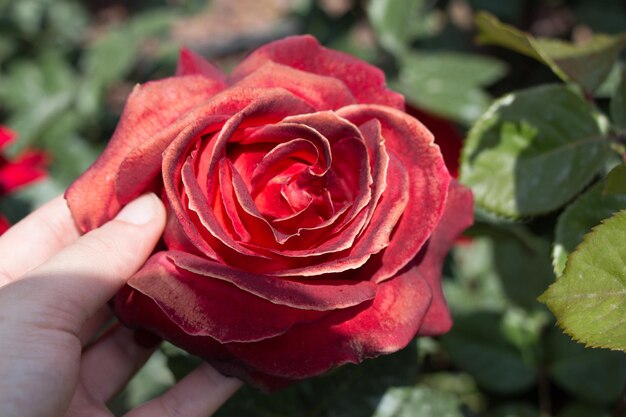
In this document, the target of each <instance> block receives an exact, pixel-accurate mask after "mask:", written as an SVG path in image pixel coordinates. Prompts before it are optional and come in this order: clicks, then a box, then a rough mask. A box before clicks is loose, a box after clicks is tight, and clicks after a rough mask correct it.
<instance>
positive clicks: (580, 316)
mask: <svg viewBox="0 0 626 417" xmlns="http://www.w3.org/2000/svg"><path fill="white" fill-rule="evenodd" d="M624 242H626V211H620V212H619V213H617V214H615V215H613V216H612V217H611V218H609V219H607V220H605V221H604V222H603V223H602V224H601V225H599V226H597V227H595V228H594V229H593V231H592V232H591V233H589V234H588V235H586V236H585V237H584V239H583V241H582V243H581V244H580V245H579V246H578V247H577V248H576V250H575V251H574V252H572V254H571V255H570V256H569V259H568V261H567V264H566V266H565V271H564V272H563V275H562V276H561V278H560V279H559V280H558V281H556V282H555V283H554V284H552V285H551V286H550V288H549V289H548V290H547V291H546V292H545V293H544V294H543V295H542V296H541V301H542V302H543V303H545V304H546V305H547V306H548V307H549V308H550V310H552V312H553V313H554V315H555V316H556V318H557V321H558V323H559V325H560V326H561V327H562V328H563V329H564V330H565V332H566V333H568V334H569V335H571V336H572V337H573V338H574V339H576V340H577V341H579V342H581V343H584V344H586V345H587V346H592V347H606V348H610V349H619V350H623V349H626V327H625V326H624V323H626V268H625V267H624V259H626V245H625V244H624Z"/></svg>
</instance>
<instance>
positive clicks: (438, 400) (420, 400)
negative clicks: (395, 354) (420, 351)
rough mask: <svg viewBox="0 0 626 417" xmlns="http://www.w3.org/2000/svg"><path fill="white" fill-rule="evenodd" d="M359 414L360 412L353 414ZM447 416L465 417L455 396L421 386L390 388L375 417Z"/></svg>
mask: <svg viewBox="0 0 626 417" xmlns="http://www.w3.org/2000/svg"><path fill="white" fill-rule="evenodd" d="M352 415H358V414H352ZM415 416H442V417H443V416H445V417H463V416H464V413H463V412H462V411H461V404H460V402H459V400H458V398H456V397H455V396H453V395H451V394H448V393H445V392H441V391H436V390H433V389H429V388H421V387H404V388H390V389H389V390H387V392H386V393H385V396H384V397H383V398H382V399H381V401H380V403H379V404H378V407H377V409H376V412H375V413H374V415H373V417H415Z"/></svg>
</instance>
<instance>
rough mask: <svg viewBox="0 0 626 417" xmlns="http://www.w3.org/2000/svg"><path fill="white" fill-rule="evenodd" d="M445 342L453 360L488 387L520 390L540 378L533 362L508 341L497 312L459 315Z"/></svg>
mask: <svg viewBox="0 0 626 417" xmlns="http://www.w3.org/2000/svg"><path fill="white" fill-rule="evenodd" d="M441 343H442V345H443V347H444V348H445V350H446V351H447V352H448V354H449V355H450V357H451V358H452V361H453V362H454V363H455V364H457V365H458V366H459V367H461V368H462V369H464V370H466V371H467V372H469V373H470V374H471V375H472V376H473V377H474V378H475V379H476V382H477V383H478V384H479V385H480V386H482V387H483V388H485V389H486V390H489V391H492V392H496V393H502V394H505V393H516V392H521V391H524V390H526V389H528V388H529V387H530V386H532V385H533V383H534V382H535V379H536V376H537V375H536V371H535V366H534V364H533V363H530V362H528V361H527V359H525V358H524V357H523V356H522V353H521V352H520V351H519V350H518V349H517V348H516V347H515V346H514V345H512V344H511V343H510V342H508V341H507V339H506V337H505V335H504V334H503V333H502V329H501V318H500V316H499V315H498V314H493V313H473V314H468V315H464V316H459V317H455V325H454V327H453V328H452V330H451V331H450V333H448V334H447V335H445V336H443V337H442V338H441Z"/></svg>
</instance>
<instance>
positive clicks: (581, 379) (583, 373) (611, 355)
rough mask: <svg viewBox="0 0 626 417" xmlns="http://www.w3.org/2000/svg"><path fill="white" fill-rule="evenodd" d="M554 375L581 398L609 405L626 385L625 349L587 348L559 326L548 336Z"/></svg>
mask: <svg viewBox="0 0 626 417" xmlns="http://www.w3.org/2000/svg"><path fill="white" fill-rule="evenodd" d="M546 343H547V355H548V362H549V372H550V376H551V377H552V379H553V380H554V382H556V384H557V385H559V386H560V387H561V388H562V389H564V390H566V391H567V392H569V393H570V394H572V395H573V396H575V397H576V398H578V399H582V400H585V401H589V402H592V403H595V404H606V405H609V404H611V403H613V402H615V401H617V400H618V399H619V398H620V397H621V395H622V392H623V390H624V387H625V386H626V356H624V354H623V353H622V352H611V351H609V350H603V349H586V348H585V347H584V346H582V345H581V344H578V343H575V342H573V341H572V340H571V339H570V338H569V337H567V336H565V335H564V334H563V333H561V331H560V330H559V329H556V328H552V329H551V331H550V332H549V333H548V336H547V338H546Z"/></svg>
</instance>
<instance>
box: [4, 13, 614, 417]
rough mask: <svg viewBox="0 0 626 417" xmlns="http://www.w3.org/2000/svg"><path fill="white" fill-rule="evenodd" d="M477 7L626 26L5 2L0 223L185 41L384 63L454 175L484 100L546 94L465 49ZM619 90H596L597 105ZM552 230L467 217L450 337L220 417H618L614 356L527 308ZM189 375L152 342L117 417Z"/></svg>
mask: <svg viewBox="0 0 626 417" xmlns="http://www.w3.org/2000/svg"><path fill="white" fill-rule="evenodd" d="M479 11H488V12H489V13H491V14H493V15H494V16H496V17H497V18H499V19H500V20H501V21H503V22H506V23H509V24H511V25H513V26H515V27H517V28H519V29H522V30H524V31H527V32H530V33H532V34H533V35H535V36H539V37H549V38H559V39H565V40H569V41H572V42H574V43H581V42H582V43H584V42H585V41H586V40H588V39H590V38H591V37H592V36H593V35H594V34H595V33H607V34H616V33H619V32H621V31H625V30H626V1H620V0H568V1H566V0H507V1H498V0H447V1H444V0H440V1H437V0H371V1H357V0H318V1H313V0H240V1H231V0H212V1H206V0H190V1H184V0H170V1H157V0H153V1H121V0H120V1H109V0H92V1H78V0H0V125H4V126H6V127H8V128H9V129H10V130H6V129H0V147H1V148H0V154H1V155H2V156H0V166H1V165H2V164H4V166H5V168H4V171H3V168H1V167H0V213H2V215H3V216H4V218H5V219H6V221H8V222H9V223H14V222H15V221H17V220H19V219H20V218H21V217H23V216H24V215H25V214H26V213H28V212H29V211H30V210H32V208H33V207H36V206H38V205H40V204H41V203H43V202H45V201H47V200H49V199H50V198H52V197H53V196H55V195H57V194H60V193H62V192H63V190H64V189H65V188H66V187H67V186H68V185H69V184H70V183H71V182H72V181H73V180H74V179H75V178H76V177H77V176H78V175H79V174H80V173H81V172H82V171H84V170H85V169H86V168H87V167H88V166H89V165H90V164H91V163H92V162H93V160H94V159H95V158H96V156H97V155H98V154H99V153H100V152H101V151H102V149H103V148H104V146H105V145H106V143H107V140H108V139H109V138H110V136H111V134H112V132H113V130H114V128H115V126H116V123H117V120H118V117H119V115H120V113H121V110H122V108H123V105H124V101H125V99H126V97H127V95H128V93H129V92H130V91H131V89H132V88H133V86H134V85H135V84H136V83H141V82H145V81H147V80H151V79H158V78H163V77H167V76H169V75H171V74H173V73H174V70H175V65H176V60H177V56H178V50H179V48H180V47H181V46H186V47H188V48H190V49H192V50H194V51H196V52H197V53H199V54H201V55H203V56H205V57H207V58H209V59H210V60H212V61H213V62H214V63H216V64H217V65H218V66H220V67H221V68H223V69H224V70H225V71H229V69H230V68H232V67H233V66H234V65H236V63H237V62H239V61H240V60H241V58H242V57H243V56H245V54H247V53H248V52H249V51H250V50H251V49H253V48H255V47H257V46H259V45H261V44H263V43H266V42H268V41H270V40H273V39H278V38H281V37H284V36H287V35H291V34H300V33H310V34H313V35H314V36H316V37H317V38H318V39H319V40H320V42H321V43H323V44H325V45H327V46H329V47H332V48H335V49H340V50H343V51H346V52H348V53H351V54H354V55H356V56H358V57H360V58H362V59H364V60H367V61H369V62H371V63H373V64H374V65H377V66H378V67H380V68H382V69H383V70H384V71H385V72H386V73H387V77H388V84H389V85H390V87H391V88H393V89H395V90H397V91H399V92H401V93H403V94H404V95H405V96H406V98H407V103H408V104H409V112H410V113H412V114H414V115H416V116H417V117H418V118H419V119H420V120H422V121H423V122H424V123H425V124H426V125H427V126H428V127H430V128H431V130H433V131H434V133H435V135H436V137H437V141H438V142H439V144H440V146H441V147H442V150H443V153H444V156H445V158H446V162H447V164H448V167H449V169H450V171H451V172H452V173H453V175H456V173H457V168H458V158H459V151H460V148H461V146H462V143H463V139H464V137H465V135H466V133H467V131H468V129H469V127H471V125H472V124H473V123H474V122H475V121H476V119H477V118H478V117H480V115H481V114H483V113H484V112H485V110H486V109H487V108H488V106H489V105H490V103H491V102H492V100H493V99H494V98H497V97H498V96H501V95H503V94H505V93H507V92H510V91H512V90H516V89H520V88H524V87H529V86H533V85H538V84H541V83H547V82H557V81H558V78H557V77H556V76H555V75H554V74H553V73H552V72H551V71H550V70H549V69H548V68H547V67H546V66H544V65H542V64H540V63H539V62H537V61H535V60H533V59H531V58H529V57H526V56H524V55H522V54H519V53H516V52H513V51H511V50H507V49H504V48H500V47H495V46H481V45H478V44H477V42H476V41H475V35H476V28H475V16H476V14H477V13H478V12H479ZM622 58H623V56H622ZM621 66H622V64H621V62H618V64H617V65H616V66H615V68H614V71H613V72H612V74H613V73H615V74H617V73H618V72H619V68H620V67H621ZM616 82H617V81H616V76H613V75H610V76H609V77H608V78H607V80H606V81H605V83H604V84H603V85H602V86H600V88H599V89H597V90H596V97H597V102H598V105H599V106H600V107H602V106H606V105H607V103H608V101H607V100H606V99H607V98H608V96H609V94H610V92H611V91H612V89H613V88H614V84H615V83H616ZM605 101H606V102H605ZM3 138H5V139H3ZM9 139H11V141H9ZM7 167H12V168H11V169H13V171H11V170H8V171H7V169H8V168H7ZM16 167H18V168H20V169H22V170H21V171H20V169H17V168H16ZM17 171H19V172H21V175H22V177H20V178H19V181H17V180H16V181H13V182H11V181H9V180H7V178H8V177H9V175H10V173H11V172H17ZM3 172H4V174H3ZM7 172H9V174H7ZM25 172H26V174H27V175H26V174H24V173H25ZM2 175H4V182H3V180H2ZM24 175H25V176H24ZM13 178H14V177H13ZM554 220H555V219H554V217H550V216H548V217H547V218H546V217H543V218H540V219H537V220H534V221H531V222H527V223H526V224H523V225H519V224H513V225H508V226H506V227H494V226H493V225H491V224H488V223H484V222H481V221H479V222H477V225H476V226H475V227H474V228H473V229H472V230H471V231H470V233H469V235H471V237H466V238H464V239H461V240H460V241H459V243H458V245H457V247H456V248H455V249H454V251H453V252H452V254H451V255H450V256H449V259H448V261H447V263H446V269H445V271H444V275H445V281H444V289H445V292H446V295H447V299H448V300H449V303H450V307H451V309H452V310H453V312H454V315H455V327H454V329H453V330H452V331H451V332H450V333H449V334H448V335H446V336H444V337H442V338H439V339H431V338H423V339H419V340H418V341H416V342H414V343H411V344H410V345H409V346H408V347H407V348H406V349H405V350H403V351H401V352H399V353H397V354H394V355H390V356H388V357H384V358H379V359H376V360H371V361H367V362H366V363H365V364H364V365H361V366H357V367H355V366H348V367H344V368H342V369H340V370H337V371H335V372H333V373H331V374H329V375H326V376H322V377H319V378H314V379H312V380H310V381H306V382H304V383H301V384H299V385H297V386H294V387H292V388H289V389H287V390H285V391H282V392H280V393H278V394H274V395H271V396H268V395H264V394H260V393H258V392H255V391H254V390H252V389H248V388H244V389H243V390H242V391H241V392H240V393H238V394H237V396H236V397H235V398H234V399H232V400H231V401H230V402H229V403H227V404H226V406H225V407H224V409H223V410H221V411H220V413H218V415H219V416H244V417H246V416H255V417H256V416H259V417H261V416H263V417H292V416H296V417H299V416H303V417H304V416H306V417H322V416H375V417H391V416H398V417H400V416H407V417H409V416H411V417H430V416H432V417H457V416H459V417H460V416H485V417H527V416H528V417H535V416H555V417H618V416H626V400H625V399H624V387H625V385H626V358H625V357H624V354H623V353H622V352H611V351H607V350H587V349H585V348H584V347H583V346H582V345H579V344H576V343H574V342H572V341H571V340H570V339H569V338H568V337H567V336H565V335H563V334H562V333H561V331H560V330H559V329H558V328H556V327H555V324H554V318H553V317H552V315H551V314H550V313H549V312H548V310H547V309H546V308H545V307H544V306H543V305H541V304H539V303H538V302H537V301H536V297H537V296H538V295H540V294H541V293H542V292H543V291H544V290H545V289H546V288H547V286H548V285H549V284H550V283H551V282H553V281H554V273H553V268H552V265H551V261H550V251H551V245H550V243H549V242H550V236H548V237H547V238H546V235H549V234H550V233H552V231H551V230H552V229H551V228H548V227H546V225H547V224H552V223H554ZM197 363H198V362H197V359H195V358H193V357H190V356H188V355H186V354H185V353H184V352H182V351H180V350H179V349H177V348H175V347H173V346H171V345H169V344H165V345H164V346H163V347H162V349H161V350H160V351H158V352H157V354H156V355H155V356H154V357H153V358H152V359H151V360H150V361H149V363H148V365H147V366H146V367H145V368H144V370H142V371H141V372H140V374H139V375H138V376H137V377H136V378H135V379H134V380H133V381H131V383H130V385H129V386H128V388H127V389H126V390H125V391H124V392H123V393H121V394H120V396H119V397H118V398H117V399H116V400H115V401H114V403H113V404H112V407H113V409H114V410H115V412H116V413H118V414H120V415H121V414H122V413H123V412H124V410H127V409H128V408H129V407H132V406H133V405H134V404H138V403H141V402H143V401H145V400H147V399H148V398H151V397H152V396H154V395H156V394H158V393H159V392H161V391H163V390H164V389H167V387H168V386H170V385H171V384H172V383H174V382H175V381H176V380H177V379H178V378H181V377H182V376H184V375H185V374H186V373H187V372H189V370H190V369H192V368H193V367H194V366H196V365H197ZM207 395H210V393H207Z"/></svg>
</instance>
